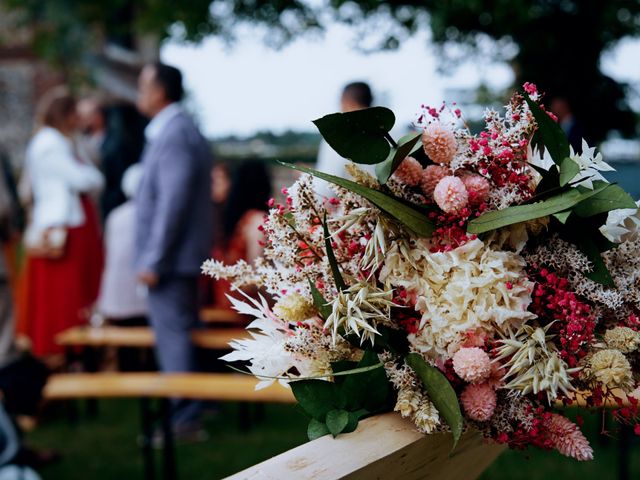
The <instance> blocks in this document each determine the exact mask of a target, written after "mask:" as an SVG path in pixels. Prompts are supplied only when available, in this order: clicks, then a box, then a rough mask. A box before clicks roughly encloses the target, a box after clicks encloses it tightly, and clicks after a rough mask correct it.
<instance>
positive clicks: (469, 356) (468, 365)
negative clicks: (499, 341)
mask: <svg viewBox="0 0 640 480" xmlns="http://www.w3.org/2000/svg"><path fill="white" fill-rule="evenodd" d="M453 369H454V370H455V372H456V373H457V374H458V376H459V377H460V378H462V379H463V380H464V381H465V382H469V383H477V382H480V381H481V380H486V379H487V378H489V375H491V359H490V358H489V355H487V352H485V351H484V350H482V349H481V348H478V347H471V348H464V347H463V348H461V349H460V350H458V351H457V352H456V353H455V355H454V356H453Z"/></svg>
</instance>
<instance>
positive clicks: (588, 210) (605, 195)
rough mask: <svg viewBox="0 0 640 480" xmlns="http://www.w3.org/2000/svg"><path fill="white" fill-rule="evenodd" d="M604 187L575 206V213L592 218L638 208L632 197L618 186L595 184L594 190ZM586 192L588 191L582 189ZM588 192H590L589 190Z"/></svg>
mask: <svg viewBox="0 0 640 480" xmlns="http://www.w3.org/2000/svg"><path fill="white" fill-rule="evenodd" d="M602 186H604V189H603V190H602V191H600V192H598V193H597V194H595V195H593V196H592V197H590V198H588V199H586V200H583V201H582V202H580V203H579V204H577V205H576V206H575V208H574V209H573V211H574V212H575V213H576V215H578V216H580V217H591V216H593V215H597V214H599V213H606V212H610V211H611V210H617V209H619V208H637V205H636V202H635V201H634V200H633V198H632V197H631V195H629V194H628V193H627V192H625V191H624V190H623V189H622V188H620V187H619V186H618V185H609V184H607V183H606V182H602V181H596V182H593V187H594V188H599V187H602ZM581 190H582V191H585V190H586V189H581ZM587 191H588V190H587Z"/></svg>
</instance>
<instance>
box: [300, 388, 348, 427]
mask: <svg viewBox="0 0 640 480" xmlns="http://www.w3.org/2000/svg"><path fill="white" fill-rule="evenodd" d="M289 386H290V387H291V390H292V391H293V395H294V396H295V397H296V400H297V401H298V403H299V404H300V407H301V408H302V410H304V412H305V413H306V414H307V415H309V416H310V417H311V418H315V419H316V420H318V421H319V422H324V421H325V419H326V415H327V413H328V412H329V411H331V410H334V409H341V408H344V407H345V401H344V397H343V396H342V393H341V392H340V389H339V387H338V386H337V385H336V384H335V383H331V382H327V381H324V380H301V381H299V382H291V383H290V384H289Z"/></svg>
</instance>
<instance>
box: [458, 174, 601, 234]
mask: <svg viewBox="0 0 640 480" xmlns="http://www.w3.org/2000/svg"><path fill="white" fill-rule="evenodd" d="M605 188H607V187H606V185H605V186H599V187H595V186H594V189H593V190H586V191H580V190H579V189H577V188H572V189H570V190H567V191H565V192H563V193H561V194H559V195H556V196H553V197H551V198H549V199H547V200H545V201H543V202H539V203H533V204H530V205H517V206H514V207H509V208H505V209H504V210H495V211H493V212H488V213H485V214H483V215H480V216H479V217H478V218H475V219H473V220H471V221H470V222H469V224H468V226H467V232H468V233H475V234H479V233H485V232H489V231H491V230H496V229H498V228H502V227H506V226H508V225H513V224H515V223H521V222H527V221H529V220H534V219H536V218H541V217H546V216H547V215H552V214H554V213H558V212H562V211H563V210H567V209H570V208H572V207H574V206H575V205H577V204H578V203H580V202H582V201H584V200H586V199H588V198H589V197H592V196H594V195H597V194H598V193H600V192H601V191H602V190H604V189H605Z"/></svg>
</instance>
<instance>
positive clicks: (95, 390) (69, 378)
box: [44, 372, 295, 403]
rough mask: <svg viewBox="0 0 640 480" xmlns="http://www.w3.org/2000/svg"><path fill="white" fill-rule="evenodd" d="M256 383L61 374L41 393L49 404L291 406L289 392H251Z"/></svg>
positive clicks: (189, 376)
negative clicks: (147, 401)
mask: <svg viewBox="0 0 640 480" xmlns="http://www.w3.org/2000/svg"><path fill="white" fill-rule="evenodd" d="M256 383H257V380H256V379H255V378H253V377H251V376H248V375H239V374H230V373H174V374H160V373H155V372H149V373H147V372H145V373H62V374H56V375H52V376H51V377H50V378H49V381H48V382H47V385H46V386H45V389H44V397H45V398H46V399H49V400H63V399H73V398H141V397H152V398H173V397H180V398H190V399H198V400H219V401H237V402H243V401H246V402H274V403H294V402H295V398H294V396H293V394H292V393H291V390H290V389H288V388H286V387H283V386H281V385H280V384H278V383H276V384H274V385H273V386H271V387H268V388H265V389H262V390H257V391H256V390H255V386H256Z"/></svg>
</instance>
